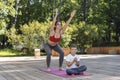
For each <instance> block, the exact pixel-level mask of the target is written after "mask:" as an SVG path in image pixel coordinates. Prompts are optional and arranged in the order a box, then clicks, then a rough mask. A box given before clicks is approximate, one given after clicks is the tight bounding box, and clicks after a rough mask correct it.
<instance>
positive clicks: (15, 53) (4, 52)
mask: <svg viewBox="0 0 120 80" xmlns="http://www.w3.org/2000/svg"><path fill="white" fill-rule="evenodd" d="M13 56H27V54H26V53H24V52H20V51H15V50H11V49H1V50H0V57H13Z"/></svg>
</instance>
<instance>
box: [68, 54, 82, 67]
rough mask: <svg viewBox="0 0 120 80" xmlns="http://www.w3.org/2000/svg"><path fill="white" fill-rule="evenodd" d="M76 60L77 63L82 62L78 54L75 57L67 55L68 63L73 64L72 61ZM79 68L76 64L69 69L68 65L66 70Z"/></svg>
mask: <svg viewBox="0 0 120 80" xmlns="http://www.w3.org/2000/svg"><path fill="white" fill-rule="evenodd" d="M74 58H77V61H80V57H79V56H78V55H77V54H75V56H73V55H71V54H69V55H67V56H66V61H68V62H72V61H73V60H74ZM77 67H78V66H77V65H76V62H74V63H73V64H72V65H71V66H70V67H68V66H67V65H66V68H67V69H71V68H77Z"/></svg>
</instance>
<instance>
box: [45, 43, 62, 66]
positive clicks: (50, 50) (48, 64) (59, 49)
mask: <svg viewBox="0 0 120 80" xmlns="http://www.w3.org/2000/svg"><path fill="white" fill-rule="evenodd" d="M44 49H45V51H46V53H47V58H46V62H47V67H48V68H49V67H50V63H51V54H52V49H53V50H55V51H56V52H58V53H59V54H60V57H59V67H62V63H63V60H64V52H63V50H62V49H61V47H60V46H59V45H58V44H57V45H55V46H51V45H49V44H48V43H45V44H44Z"/></svg>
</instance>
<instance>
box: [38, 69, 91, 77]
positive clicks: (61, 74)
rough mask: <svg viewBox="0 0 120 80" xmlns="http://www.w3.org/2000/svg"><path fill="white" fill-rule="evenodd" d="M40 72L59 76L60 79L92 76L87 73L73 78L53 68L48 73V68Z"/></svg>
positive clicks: (63, 71)
mask: <svg viewBox="0 0 120 80" xmlns="http://www.w3.org/2000/svg"><path fill="white" fill-rule="evenodd" d="M40 71H43V72H47V73H50V74H54V75H57V76H60V77H65V78H69V77H75V76H77V77H78V76H90V75H91V74H88V73H85V74H80V75H74V76H71V75H67V74H66V71H65V70H62V71H60V70H59V69H57V68H51V71H47V69H46V68H41V69H40Z"/></svg>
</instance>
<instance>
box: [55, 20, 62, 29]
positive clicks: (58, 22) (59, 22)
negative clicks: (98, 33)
mask: <svg viewBox="0 0 120 80" xmlns="http://www.w3.org/2000/svg"><path fill="white" fill-rule="evenodd" d="M57 24H60V25H62V23H61V21H56V22H55V26H56V25H57ZM54 30H56V27H54Z"/></svg>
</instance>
